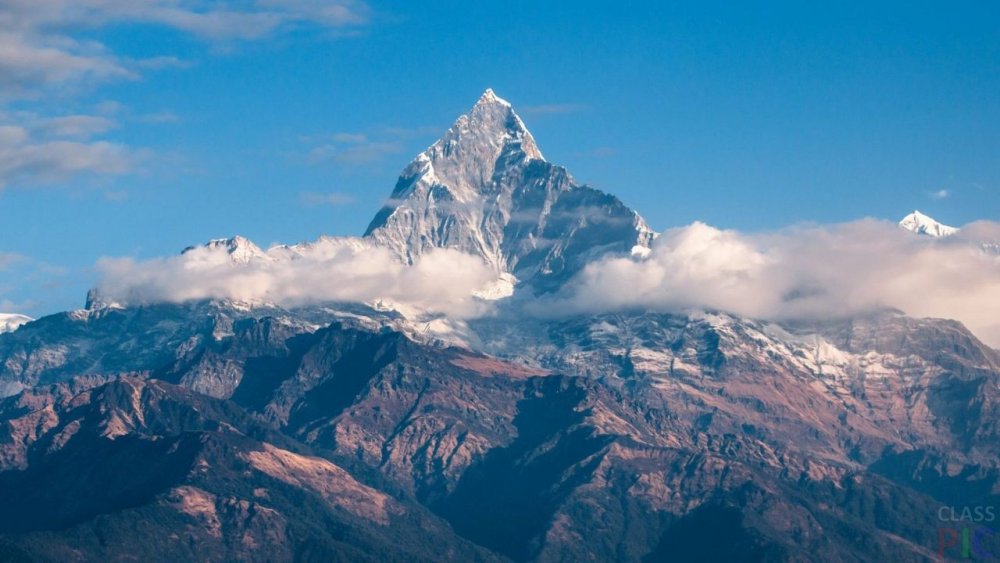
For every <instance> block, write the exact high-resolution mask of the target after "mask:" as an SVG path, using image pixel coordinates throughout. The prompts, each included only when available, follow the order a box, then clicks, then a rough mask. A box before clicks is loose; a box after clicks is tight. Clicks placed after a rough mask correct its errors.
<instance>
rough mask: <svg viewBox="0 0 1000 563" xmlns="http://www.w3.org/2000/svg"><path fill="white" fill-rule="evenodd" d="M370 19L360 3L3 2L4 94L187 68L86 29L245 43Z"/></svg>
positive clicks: (0, 79)
mask: <svg viewBox="0 0 1000 563" xmlns="http://www.w3.org/2000/svg"><path fill="white" fill-rule="evenodd" d="M368 17H369V9H368V7H367V5H366V4H364V3H363V2H361V1H358V0H220V1H215V2H209V1H207V0H0V29H2V30H3V31H2V32H0V92H2V93H4V94H6V95H7V96H11V95H14V96H22V95H25V94H30V93H32V92H33V91H35V90H37V89H39V88H44V87H52V86H63V85H65V84H68V83H76V82H81V81H86V80H88V79H90V80H107V79H112V78H130V77H135V76H136V73H135V70H136V69H139V68H161V67H163V66H178V65H183V64H186V63H183V62H182V61H179V60H177V59H176V58H173V57H170V56H161V57H153V58H150V59H145V60H138V61H131V60H126V59H124V58H122V57H120V56H118V55H116V54H115V53H113V52H111V51H110V50H108V49H107V48H106V46H104V45H102V44H101V43H98V42H96V41H93V40H82V39H80V37H81V35H82V33H81V32H86V31H88V30H93V29H100V28H102V27H105V26H108V25H114V24H119V23H141V24H152V25H161V26H165V27H169V28H173V29H177V30H180V31H183V32H187V33H190V34H193V35H196V36H199V37H202V38H204V39H207V40H210V41H234V40H235V41H240V40H254V39H261V38H265V37H268V36H271V35H273V34H275V33H278V32H279V31H281V30H283V29H288V28H293V27H298V26H303V25H312V26H318V27H323V28H330V29H340V28H349V27H354V26H359V25H363V24H364V23H366V21H367V20H368Z"/></svg>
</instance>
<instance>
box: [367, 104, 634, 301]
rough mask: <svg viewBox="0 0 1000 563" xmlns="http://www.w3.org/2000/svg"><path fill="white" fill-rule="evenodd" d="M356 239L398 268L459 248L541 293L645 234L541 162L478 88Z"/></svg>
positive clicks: (624, 210)
mask: <svg viewBox="0 0 1000 563" xmlns="http://www.w3.org/2000/svg"><path fill="white" fill-rule="evenodd" d="M365 236H366V237H368V238H370V239H372V240H373V241H375V242H376V244H379V245H382V246H385V247H388V248H390V249H392V250H393V251H394V252H395V253H396V255H397V256H399V257H400V258H401V259H402V260H404V261H408V262H412V261H413V260H414V258H416V257H418V256H420V255H421V254H423V253H424V252H426V251H427V250H429V249H431V248H455V249H458V250H462V251H465V252H468V253H471V254H474V255H476V256H481V257H482V258H483V259H484V260H485V261H486V263H487V264H489V265H490V266H491V267H492V268H493V269H494V270H495V271H496V272H497V273H498V274H503V273H507V274H512V275H513V276H515V277H516V278H517V279H518V280H520V281H522V282H525V283H528V284H530V285H531V286H532V287H533V288H534V289H536V290H538V291H548V290H552V289H555V288H556V287H558V285H559V284H560V283H561V282H563V281H565V280H567V279H568V278H569V277H571V276H572V275H573V274H574V273H576V272H577V271H579V270H580V269H581V268H582V267H583V265H584V264H586V263H587V262H589V261H590V260H592V259H594V258H595V257H598V256H600V255H603V254H605V253H608V252H619V253H627V252H629V251H631V250H632V248H633V247H636V246H639V247H648V246H649V244H650V242H651V241H652V239H653V237H654V233H653V231H652V230H651V229H650V228H649V227H648V226H647V225H646V222H645V221H644V220H643V219H642V217H641V216H639V214H638V213H636V212H635V211H633V210H631V209H629V208H628V207H626V206H625V204H623V203H622V202H621V201H620V200H619V199H618V198H616V197H614V196H612V195H609V194H606V193H604V192H602V191H600V190H596V189H594V188H591V187H588V186H584V185H580V184H578V183H577V182H576V181H575V180H574V179H573V177H572V176H570V174H569V172H568V171H567V170H566V169H565V168H562V167H560V166H556V165H554V164H551V163H549V162H547V161H546V160H545V158H544V157H543V156H542V153H541V152H540V151H539V149H538V146H537V144H536V143H535V139H534V138H533V137H532V136H531V133H530V132H528V130H527V128H525V126H524V122H523V121H522V120H521V118H520V117H519V116H518V115H517V113H515V111H514V109H513V108H512V107H511V105H510V104H509V103H508V102H506V101H505V100H503V99H501V98H499V97H497V96H496V94H494V93H493V91H492V90H486V92H485V93H484V94H483V95H482V97H480V98H479V101H478V102H477V103H476V105H475V106H474V107H473V108H472V110H471V111H470V112H469V113H468V114H467V115H463V116H461V117H459V118H458V120H457V121H456V122H455V124H454V125H452V126H451V128H450V129H449V130H448V131H447V132H446V133H445V134H444V136H443V137H442V138H441V139H440V140H438V141H437V142H436V143H434V144H433V145H431V146H430V148H428V149H427V150H426V151H424V152H423V153H421V154H420V155H418V156H417V158H416V159H414V160H413V162H411V163H410V164H409V165H408V166H407V167H406V168H405V169H404V170H403V173H402V174H401V175H400V177H399V181H398V182H397V183H396V187H395V189H394V190H393V192H392V195H391V196H390V199H389V203H387V204H386V206H385V207H383V208H382V209H381V210H380V211H379V212H378V214H377V215H376V216H375V218H374V219H373V220H372V222H371V224H370V225H369V226H368V229H367V231H366V233H365Z"/></svg>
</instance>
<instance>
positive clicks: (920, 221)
mask: <svg viewBox="0 0 1000 563" xmlns="http://www.w3.org/2000/svg"><path fill="white" fill-rule="evenodd" d="M899 226H900V227H901V228H903V229H906V230H907V231H912V232H914V233H917V234H918V235H927V236H931V237H946V236H949V235H953V234H955V233H957V232H958V229H957V228H955V227H949V226H948V225H945V224H943V223H939V222H937V221H935V220H934V219H932V218H931V217H928V216H927V215H924V214H923V213H921V212H919V211H914V212H913V213H910V214H909V215H907V216H906V217H903V219H902V220H901V221H900V222H899Z"/></svg>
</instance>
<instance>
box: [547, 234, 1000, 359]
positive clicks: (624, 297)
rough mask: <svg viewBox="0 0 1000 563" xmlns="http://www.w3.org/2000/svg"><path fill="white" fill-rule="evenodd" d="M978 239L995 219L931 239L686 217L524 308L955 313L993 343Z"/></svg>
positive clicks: (994, 284)
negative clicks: (731, 224) (685, 222)
mask: <svg viewBox="0 0 1000 563" xmlns="http://www.w3.org/2000/svg"><path fill="white" fill-rule="evenodd" d="M982 240H1000V225H998V224H996V223H988V222H981V223H976V224H973V225H971V226H969V228H967V229H964V230H963V231H962V232H961V233H960V234H959V235H956V236H954V237H948V238H946V239H932V238H930V237H919V236H914V235H913V234H912V233H907V232H905V231H902V230H901V229H899V228H897V227H896V226H895V225H893V224H890V223H885V222H879V221H874V220H863V221H857V222H853V223H846V224H842V225H835V226H829V227H810V228H791V229H787V230H784V231H779V232H777V233H771V234H763V235H747V234H743V233H739V232H736V231H726V230H719V229H716V228H714V227H711V226H708V225H705V224H702V223H694V224H692V225H689V226H687V227H683V228H679V229H673V230H670V231H667V232H666V233H664V234H663V235H662V236H660V238H659V239H657V241H656V242H655V244H654V246H653V249H652V252H651V253H650V255H649V257H648V258H647V259H645V260H641V259H634V258H609V259H604V260H601V261H598V262H595V263H593V264H590V265H589V266H588V267H587V268H586V269H585V270H584V271H583V272H582V273H581V274H580V275H579V276H578V277H577V279H576V280H574V281H573V282H571V284H570V285H569V286H568V288H567V289H566V290H565V291H564V292H563V293H562V294H561V295H559V296H557V297H554V298H548V299H543V301H542V302H540V303H535V304H533V305H532V307H533V308H534V309H535V310H536V311H538V312H539V314H542V312H543V311H546V312H548V313H545V314H551V313H550V312H551V311H558V312H559V313H560V314H563V313H595V312H603V311H614V310H626V309H634V308H642V309H646V308H648V309H654V310H662V311H672V312H683V311H687V310H694V309H716V310H723V311H728V312H732V313H736V314H741V315H745V316H749V317H754V318H763V319H795V318H832V317H843V316H846V315H852V314H857V313H861V312H865V311H870V310H874V309H876V308H880V307H895V308H898V309H901V310H903V311H905V312H906V313H908V314H910V315H915V316H930V317H943V318H952V319H957V320H959V321H962V322H964V323H965V324H966V325H967V326H969V328H970V329H972V330H973V331H974V332H975V333H976V334H977V335H978V336H980V337H981V338H983V339H984V340H986V341H988V342H990V343H991V344H992V345H994V346H995V345H997V344H1000V256H997V255H991V254H989V253H987V252H984V251H983V249H982V247H981V246H980V245H979V244H978V241H982ZM623 288H627V290H625V289H623Z"/></svg>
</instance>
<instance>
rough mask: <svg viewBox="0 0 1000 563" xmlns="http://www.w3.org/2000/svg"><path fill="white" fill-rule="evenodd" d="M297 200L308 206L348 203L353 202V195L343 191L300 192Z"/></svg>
mask: <svg viewBox="0 0 1000 563" xmlns="http://www.w3.org/2000/svg"><path fill="white" fill-rule="evenodd" d="M299 201H300V202H301V203H302V205H306V206H308V207H319V206H322V205H335V206H336V205H350V204H352V203H354V202H355V198H354V196H352V195H351V194H347V193H343V192H302V193H300V194H299Z"/></svg>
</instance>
